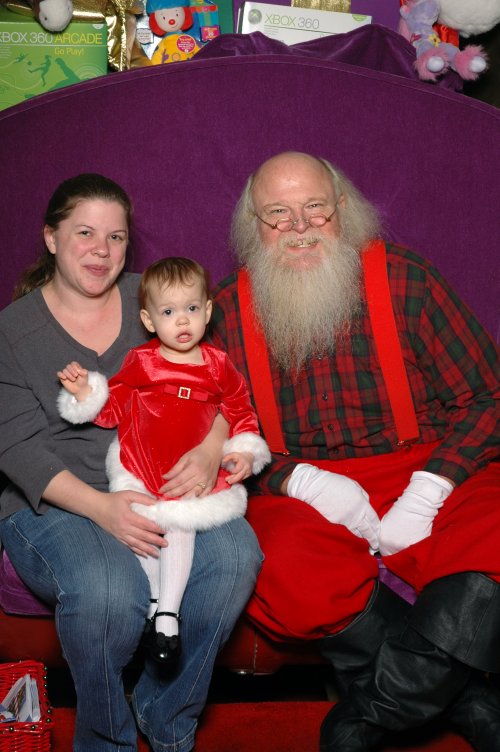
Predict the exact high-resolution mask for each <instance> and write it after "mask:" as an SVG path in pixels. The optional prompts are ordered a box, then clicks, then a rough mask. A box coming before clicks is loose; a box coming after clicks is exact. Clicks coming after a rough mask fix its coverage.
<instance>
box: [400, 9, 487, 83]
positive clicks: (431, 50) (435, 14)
mask: <svg viewBox="0 0 500 752" xmlns="http://www.w3.org/2000/svg"><path fill="white" fill-rule="evenodd" d="M466 1H467V0H466ZM485 2H486V0H485ZM499 2H500V0H494V4H496V5H498V4H499ZM445 4H446V3H445ZM481 4H482V3H481V2H479V3H476V4H475V5H476V6H477V11H478V15H480V9H479V6H481ZM442 5H443V0H405V2H404V4H403V5H402V6H401V8H400V13H401V21H400V26H399V31H400V33H401V34H402V35H403V36H404V37H405V38H406V39H408V40H409V41H410V42H411V43H412V44H413V46H414V47H415V50H416V53H417V59H416V61H415V68H416V70H417V72H418V75H419V77H420V78H421V79H423V80H424V81H435V80H436V79H437V77H438V76H440V75H443V74H444V73H446V71H447V70H448V69H450V68H451V69H452V70H455V71H456V72H457V73H458V75H459V76H460V77H461V78H462V79H464V80H473V79H475V78H477V77H478V75H479V74H480V73H482V72H483V71H484V70H486V68H487V60H486V55H485V53H484V50H483V49H482V47H480V46H479V45H468V46H466V47H465V49H463V50H461V49H460V48H459V47H458V45H456V44H452V43H451V42H444V41H442V40H441V38H440V36H439V34H438V33H437V31H436V30H435V28H434V24H436V22H438V21H439V22H440V23H447V22H446V21H445V18H447V19H449V20H451V19H453V9H454V8H455V9H458V6H460V5H462V6H463V5H464V4H463V3H460V2H457V1H456V0H455V2H454V1H453V0H449V1H448V3H447V5H446V7H447V10H448V15H445V17H442V16H441V6H442ZM473 5H474V3H473V2H471V0H468V1H467V6H468V7H469V8H470V6H473ZM450 10H451V15H450V14H449V11H450ZM473 15H474V14H473V12H472V11H471V12H470V13H469V18H470V19H471V20H472V17H473ZM494 18H495V15H494V14H493V19H494ZM491 20H492V17H491V16H490V22H491ZM495 23H496V22H495ZM495 23H492V24H491V26H490V27H489V28H492V27H493V26H494V25H495ZM447 25H448V24H447ZM452 28H456V27H454V26H452ZM457 31H459V32H461V29H457ZM469 33H477V32H472V31H471V32H469Z"/></svg>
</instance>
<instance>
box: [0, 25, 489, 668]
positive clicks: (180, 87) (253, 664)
mask: <svg viewBox="0 0 500 752" xmlns="http://www.w3.org/2000/svg"><path fill="white" fill-rule="evenodd" d="M414 59H415V58H414V51H413V48H412V46H411V45H409V44H408V43H407V42H406V41H405V40H403V39H402V38H401V37H399V36H398V35H397V34H395V33H394V32H392V31H390V30H388V29H384V28H383V27H379V26H371V27H364V28H363V29H360V30H358V31H357V32H354V33H352V34H350V35H339V36H338V37H329V38H325V39H323V40H318V41H315V42H313V43H306V44H302V45H297V46H296V48H295V49H292V48H286V47H284V46H282V45H279V44H276V43H273V42H271V41H270V40H266V39H265V38H264V37H262V36H261V35H251V36H250V37H241V36H239V35H229V36H227V37H221V38H220V40H215V41H214V42H212V43H211V44H210V45H208V46H207V47H206V48H205V50H204V51H203V52H202V53H200V54H199V55H198V56H197V57H195V58H194V59H192V60H190V61H188V62H186V63H179V64H171V65H166V66H158V67H151V68H144V69H141V70H136V71H130V72H126V73H114V74H110V75H109V76H106V77H102V78H98V79H94V80H92V81H89V82H86V83H83V84H78V85H75V86H71V87H67V88H65V89H61V90H59V91H56V92H52V93H49V94H46V95H44V96H41V97H38V98H35V99H32V100H29V101H27V102H25V103H23V104H20V105H17V106H16V107H13V108H11V109H8V110H6V111H4V112H3V113H0V141H1V143H2V144H3V156H2V170H1V175H2V217H3V218H2V222H1V223H0V247H1V249H2V254H3V257H4V261H5V263H4V266H3V272H2V280H1V282H0V306H4V305H6V304H7V303H8V302H9V301H10V298H11V293H12V289H13V286H14V283H15V281H16V280H17V278H18V276H19V274H20V272H21V270H22V269H23V268H24V267H25V266H26V265H27V264H28V263H30V262H31V261H32V260H33V258H34V256H35V254H36V253H37V251H38V249H39V248H40V245H41V236H40V229H41V223H42V216H43V211H44V208H45V205H46V202H47V199H48V196H49V194H50V193H51V192H52V190H53V189H54V188H55V186H56V185H57V184H58V183H59V182H60V181H61V180H63V179H64V178H66V177H69V176H71V175H74V174H77V173H79V172H87V171H97V172H102V173H104V174H107V175H109V176H110V177H112V178H113V179H115V180H117V181H118V182H119V183H121V184H122V185H123V186H124V187H125V188H126V189H127V190H128V191H129V193H130V194H131V196H132V197H133V200H134V203H135V231H134V234H133V238H132V253H131V257H130V262H129V266H130V268H131V269H133V270H137V271H140V270H142V269H143V268H144V267H145V266H146V265H147V264H148V263H150V262H152V261H153V260H155V259H157V258H159V257H161V256H166V255H188V256H192V257H193V258H196V259H197V260H199V261H200V262H201V263H202V264H205V265H206V266H208V268H209V269H210V271H211V275H212V281H213V282H217V281H218V280H219V279H221V278H222V277H223V276H224V275H225V274H226V273H228V272H229V271H230V270H231V269H232V268H233V266H234V260H233V258H232V256H231V251H230V248H229V246H228V229H229V223H230V217H231V213H232V211H233V208H234V206H235V203H236V200H237V198H238V196H239V194H240V192H241V189H242V187H243V185H244V182H245V179H246V177H247V176H248V174H249V173H250V172H251V171H252V170H254V169H255V168H256V167H257V166H258V165H259V164H260V163H261V162H262V161H263V160H264V159H266V158H267V157H269V156H271V155H273V154H275V153H277V152H280V151H284V150H287V149H295V150H300V151H306V152H310V153H313V154H316V155H318V156H323V157H326V158H327V159H331V160H332V161H333V162H335V163H336V164H338V165H339V166H340V167H341V168H342V169H343V170H344V171H345V172H346V173H347V175H348V176H349V177H350V178H351V179H352V180H353V181H354V182H355V183H356V184H357V185H358V186H359V188H360V189H361V190H362V191H363V192H364V193H365V194H366V196H367V197H368V198H369V199H370V200H371V201H372V202H373V203H374V204H375V206H376V207H377V208H378V210H379V211H380V214H381V216H382V218H383V221H384V225H385V230H386V236H387V238H388V239H390V240H393V241H397V242H399V243H402V244H404V245H407V246H409V247H411V248H413V249H414V250H416V251H418V252H420V253H421V254H422V255H424V256H426V257H428V258H429V259H431V260H432V261H433V262H434V263H435V264H436V266H437V267H438V269H439V270H440V271H441V272H442V273H443V274H444V275H445V276H446V277H447V278H448V280H449V281H450V282H451V284H452V285H453V286H454V287H455V288H456V290H457V292H458V293H459V294H460V295H461V297H462V298H463V299H464V300H465V301H466V302H467V303H468V304H469V305H470V307H471V308H472V309H473V310H474V311H475V312H476V314H477V316H478V317H479V319H480V320H481V322H482V323H483V324H484V325H485V327H486V328H487V329H488V330H489V331H490V333H491V334H492V335H493V336H497V335H498V333H499V331H500V329H499V312H498V299H499V295H498V292H499V291H498V240H499V235H500V232H499V230H500V226H499V224H500V212H499V202H498V196H499V194H500V191H499V188H500V185H499V176H500V150H499V136H500V111H498V110H496V109H494V108H493V107H490V106H488V105H486V104H483V103H480V102H477V101H474V100H471V99H468V98H467V97H465V96H463V95H461V94H457V93H456V92H453V91H450V90H449V88H450V87H451V88H453V85H452V82H450V80H447V81H444V82H443V83H442V85H441V86H433V85H430V84H424V83H421V82H419V81H417V80H416V74H415V73H414V71H413V68H412V64H413V61H414ZM386 574H387V573H386ZM396 586H397V587H398V588H399V589H401V588H403V587H404V585H403V584H402V583H397V584H396ZM0 605H1V606H2V608H1V609H0V660H16V659H19V658H27V657H30V658H34V659H39V660H43V661H45V662H46V663H47V664H48V665H52V664H56V663H58V662H60V661H61V656H60V651H59V647H58V643H57V638H56V635H55V630H54V626H53V619H52V617H51V615H50V610H48V614H45V615H43V614H42V613H41V612H40V605H39V604H36V602H34V601H33V598H32V596H30V594H29V593H28V592H27V591H26V589H25V588H23V586H22V583H20V581H19V580H18V578H17V576H16V575H15V573H14V572H13V570H12V568H11V567H10V563H9V562H8V559H6V558H4V559H2V563H1V567H0ZM46 611H47V609H46ZM33 613H35V615H34V616H33V615H31V616H30V615H27V614H33ZM312 660H318V659H317V658H315V657H313V653H312V651H311V652H309V651H307V650H306V649H305V648H304V647H303V646H299V647H296V646H282V645H281V646H276V645H273V644H271V643H270V642H269V641H268V640H266V639H264V638H263V637H262V636H261V635H258V634H257V633H256V632H255V630H254V629H253V628H251V627H249V625H248V624H247V623H246V622H245V620H244V619H242V620H241V622H240V624H239V625H238V627H237V629H236V631H235V633H234V635H233V636H232V638H231V640H230V642H229V644H228V646H227V647H226V649H225V651H224V653H223V655H222V656H221V661H222V662H223V663H224V664H225V665H227V666H229V667H231V668H234V669H238V670H245V671H253V672H256V673H259V672H261V673H262V672H268V671H272V670H275V669H276V668H277V667H279V666H280V665H282V664H284V663H300V662H304V661H312Z"/></svg>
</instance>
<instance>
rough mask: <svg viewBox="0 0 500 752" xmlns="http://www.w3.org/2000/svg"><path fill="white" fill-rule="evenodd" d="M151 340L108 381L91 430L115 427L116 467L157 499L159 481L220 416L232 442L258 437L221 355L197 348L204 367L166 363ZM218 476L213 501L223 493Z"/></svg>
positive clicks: (242, 387)
mask: <svg viewBox="0 0 500 752" xmlns="http://www.w3.org/2000/svg"><path fill="white" fill-rule="evenodd" d="M159 347H160V342H159V340H158V339H156V338H155V339H153V340H151V341H149V342H146V343H145V344H144V345H141V346H140V347H137V348H135V349H133V350H131V351H130V352H129V353H128V355H127V357H126V358H125V361H124V363H123V367H122V368H121V370H120V371H119V372H118V373H117V374H116V375H115V376H113V378H112V379H110V381H109V400H108V402H107V403H106V405H105V406H104V408H103V409H102V410H101V412H100V413H99V415H98V416H97V418H96V419H95V423H96V424H97V425H99V426H102V427H103V428H114V427H116V426H117V427H118V440H119V443H120V459H121V462H122V464H123V466H124V467H125V469H126V470H128V471H129V472H130V473H132V474H133V475H134V476H135V477H136V478H139V479H140V480H142V482H143V483H144V485H145V486H146V488H147V489H148V491H149V492H150V493H151V494H153V495H154V496H157V497H158V498H160V497H161V494H159V492H158V489H159V488H160V487H161V486H162V485H163V484H164V483H165V480H164V479H163V477H162V476H163V475H164V474H165V473H166V472H168V471H169V470H170V468H171V467H172V466H173V465H175V463H176V462H177V460H178V459H179V458H180V457H181V456H182V455H183V454H185V453H186V452H187V451H188V450H190V449H192V448H193V447H194V446H196V445H197V444H199V443H200V441H202V440H203V439H204V438H205V436H206V435H207V434H208V433H209V431H210V429H211V427H212V424H213V421H214V419H215V417H216V415H217V413H218V412H220V413H221V414H222V415H223V417H224V418H225V419H226V420H227V422H228V423H229V435H230V437H231V436H234V435H235V434H239V433H243V432H251V433H255V434H258V433H259V427H258V423H257V418H256V415H255V412H254V410H253V407H252V404H251V402H250V397H249V394H248V390H247V387H246V383H245V381H244V379H243V377H242V376H241V374H240V373H239V372H238V371H237V370H236V368H235V367H234V366H233V364H232V363H231V361H230V359H229V358H228V356H227V355H226V353H225V352H223V351H222V350H220V349H219V348H216V347H214V346H213V345H209V344H202V345H201V349H202V353H203V360H204V364H203V365H194V364H180V363H171V362H170V361H168V360H165V358H164V357H163V356H162V355H161V353H160V349H159ZM227 475H228V473H227V471H226V470H224V469H223V468H221V469H220V471H219V476H218V479H217V484H216V486H215V488H214V489H213V493H214V492H217V491H219V490H225V489H227V488H228V485H227V483H225V480H224V479H225V477H226V476H227Z"/></svg>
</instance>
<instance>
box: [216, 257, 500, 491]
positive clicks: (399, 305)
mask: <svg viewBox="0 0 500 752" xmlns="http://www.w3.org/2000/svg"><path fill="white" fill-rule="evenodd" d="M387 266H388V274H389V285H390V289H391V295H392V300H393V306H394V311H395V317H396V325H397V328H398V331H399V336H400V342H401V347H402V351H403V358H404V362H405V366H406V371H407V374H408V378H409V382H410V386H411V391H412V395H413V402H414V405H415V411H416V416H417V421H418V424H419V428H420V439H419V442H421V443H429V442H434V441H440V442H441V443H440V444H439V445H438V447H437V448H436V449H435V451H434V452H433V454H432V456H431V458H430V460H429V462H428V463H427V465H426V467H425V468H423V469H425V470H427V471H429V472H432V473H436V474H439V475H443V476H445V477H448V478H451V479H452V480H453V481H455V483H457V484H459V483H462V482H463V481H464V480H465V479H466V478H467V477H468V476H470V475H471V474H473V473H474V472H476V471H477V470H478V469H479V468H480V467H483V466H484V465H486V464H487V463H488V462H490V461H492V460H494V459H497V458H498V456H499V453H500V451H499V441H498V439H499V431H498V417H499V411H498V402H499V396H500V390H499V381H500V379H499V368H498V350H497V348H496V346H495V344H494V342H493V341H492V340H491V339H490V337H489V336H488V335H487V334H486V332H485V331H484V330H483V329H482V327H481V325H480V324H479V323H478V322H477V320H476V319H475V318H474V316H473V315H472V314H471V312H470V311H469V309H468V308H467V307H466V306H465V304H464V303H462V302H461V301H460V299H459V298H458V297H457V295H456V294H455V293H454V292H453V290H452V289H451V288H450V287H449V285H448V284H447V283H446V281H445V280H444V279H443V278H442V277H441V275H440V274H439V273H438V272H437V270H436V269H435V268H434V267H433V266H431V264H429V263H428V262H427V261H425V260H424V259H422V258H421V257H419V256H417V255H416V254H414V253H412V252H410V251H408V250H405V249H403V248H400V247H397V246H388V247H387ZM215 303H216V305H215V308H214V315H213V320H212V334H211V338H212V341H213V342H214V344H216V345H217V346H219V347H221V348H224V349H225V350H226V351H227V352H228V354H229V356H230V358H231V359H232V361H233V363H234V364H235V366H236V367H237V368H238V369H239V370H240V371H241V372H242V373H243V375H244V376H245V377H246V379H247V381H248V383H249V385H250V387H251V384H250V379H249V374H248V371H247V368H246V363H245V355H244V347H243V340H242V334H241V320H240V314H239V304H238V294H237V285H236V275H234V274H233V275H232V276H230V277H228V278H227V279H225V280H224V281H223V282H221V283H220V284H219V285H218V287H217V288H216V291H215ZM271 372H272V378H273V387H274V394H275V398H276V403H277V405H278V410H279V415H280V420H281V426H282V430H283V436H284V440H285V444H286V447H287V449H288V450H289V451H290V453H291V457H283V456H279V455H274V456H273V462H272V464H271V465H270V466H268V468H266V470H265V471H264V472H263V473H262V475H261V476H260V478H259V486H258V489H259V491H260V492H261V493H279V488H280V485H281V482H282V481H283V480H284V478H286V477H287V476H288V475H289V474H290V473H291V472H292V471H293V468H294V466H295V464H296V462H304V461H307V460H320V459H331V460H335V459H344V458H350V457H367V456H373V455H377V454H386V453H388V452H395V451H401V448H400V447H398V446H397V441H398V437H397V434H396V430H395V425H394V419H393V416H392V411H391V408H390V405H389V399H388V395H387V390H386V387H385V383H384V380H383V377H382V373H381V369H380V365H379V362H378V358H377V354H376V351H375V343H374V339H373V333H372V329H371V324H370V319H369V317H368V315H364V316H363V317H362V318H361V319H360V320H359V321H358V322H357V324H356V326H355V328H354V331H353V332H352V334H351V336H350V338H349V341H348V342H347V343H346V344H345V345H343V346H342V347H341V349H339V351H338V352H336V353H335V354H334V355H333V356H325V357H318V358H314V359H312V360H311V361H310V362H309V363H308V364H307V366H306V367H305V368H304V369H303V371H302V372H301V373H300V374H299V376H298V378H297V379H296V380H295V381H294V380H292V379H291V378H290V377H289V376H288V375H287V374H286V373H284V372H282V371H280V370H278V369H277V367H276V366H275V364H274V363H272V362H271Z"/></svg>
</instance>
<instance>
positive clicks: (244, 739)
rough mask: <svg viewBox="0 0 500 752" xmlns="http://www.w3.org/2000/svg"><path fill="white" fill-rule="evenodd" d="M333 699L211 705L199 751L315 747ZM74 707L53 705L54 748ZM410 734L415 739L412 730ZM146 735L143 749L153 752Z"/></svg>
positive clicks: (294, 751) (398, 751)
mask: <svg viewBox="0 0 500 752" xmlns="http://www.w3.org/2000/svg"><path fill="white" fill-rule="evenodd" d="M329 707H330V703H328V702H261V703H237V704H220V705H209V706H208V707H207V709H206V711H205V713H204V715H203V718H202V721H201V722H200V728H199V732H198V735H197V740H196V752H316V751H317V750H318V739H319V726H320V723H321V720H322V719H323V717H324V716H325V715H326V712H327V710H328V709H329ZM73 720H74V711H73V710H72V709H69V708H68V709H66V708H56V709H55V710H54V722H55V726H54V730H53V732H52V752H70V751H71V738H72V734H73ZM411 738H412V739H413V741H414V740H415V734H414V733H413V732H412V735H411ZM148 750H149V746H148V745H147V744H146V743H145V742H143V741H142V740H141V742H140V743H139V752H148ZM403 750H404V752H472V748H471V747H470V746H469V745H468V744H467V743H466V742H465V741H463V739H462V738H461V737H459V736H456V735H455V734H443V735H442V736H439V737H434V738H433V739H432V740H429V741H427V742H421V743H419V744H415V743H412V744H411V745H410V744H409V743H408V744H405V746H402V747H387V749H386V750H385V752H403Z"/></svg>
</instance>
